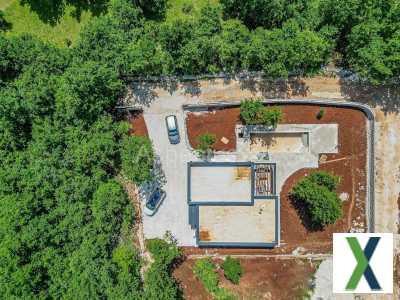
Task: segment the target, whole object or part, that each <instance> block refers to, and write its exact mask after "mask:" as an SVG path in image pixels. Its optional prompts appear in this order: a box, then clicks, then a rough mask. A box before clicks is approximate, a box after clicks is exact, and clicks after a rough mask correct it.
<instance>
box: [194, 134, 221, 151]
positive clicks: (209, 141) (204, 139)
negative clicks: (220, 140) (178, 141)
mask: <svg viewBox="0 0 400 300" xmlns="http://www.w3.org/2000/svg"><path fill="white" fill-rule="evenodd" d="M216 139H217V137H216V136H215V134H212V133H204V134H202V135H200V136H199V137H198V139H197V141H198V144H197V147H196V150H197V152H198V153H199V154H200V155H204V154H207V152H208V151H210V150H212V145H213V144H214V143H215V141H216Z"/></svg>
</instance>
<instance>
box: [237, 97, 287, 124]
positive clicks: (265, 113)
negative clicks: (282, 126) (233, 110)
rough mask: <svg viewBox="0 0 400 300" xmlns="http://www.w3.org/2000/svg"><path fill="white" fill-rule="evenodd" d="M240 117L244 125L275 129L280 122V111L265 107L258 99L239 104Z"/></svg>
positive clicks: (275, 108)
mask: <svg viewBox="0 0 400 300" xmlns="http://www.w3.org/2000/svg"><path fill="white" fill-rule="evenodd" d="M240 117H241V118H242V120H243V122H244V123H245V124H246V125H264V126H269V127H273V128H274V127H276V126H277V125H278V123H279V122H282V119H283V114H282V109H280V108H279V107H271V108H268V107H266V106H265V105H264V104H263V103H262V102H261V100H259V99H246V100H243V101H242V102H241V103H240Z"/></svg>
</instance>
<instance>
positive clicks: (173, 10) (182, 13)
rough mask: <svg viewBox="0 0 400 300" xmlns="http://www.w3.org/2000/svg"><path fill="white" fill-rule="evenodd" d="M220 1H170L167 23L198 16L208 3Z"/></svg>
mask: <svg viewBox="0 0 400 300" xmlns="http://www.w3.org/2000/svg"><path fill="white" fill-rule="evenodd" d="M218 2H219V1H218V0H170V1H168V8H167V14H166V20H167V21H173V20H176V19H182V18H190V17H195V16H198V14H199V13H200V10H201V9H202V8H203V7H204V6H206V5H207V4H208V3H210V4H215V3H218Z"/></svg>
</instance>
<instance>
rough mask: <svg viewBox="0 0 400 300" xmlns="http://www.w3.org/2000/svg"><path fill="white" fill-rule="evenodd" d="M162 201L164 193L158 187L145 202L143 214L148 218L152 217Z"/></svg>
mask: <svg viewBox="0 0 400 300" xmlns="http://www.w3.org/2000/svg"><path fill="white" fill-rule="evenodd" d="M164 199H165V192H164V191H163V190H161V189H160V188H159V187H157V188H155V189H154V190H153V192H152V193H151V194H150V196H149V198H148V200H147V201H146V205H145V206H144V210H143V212H144V213H145V214H146V215H148V216H152V215H154V214H155V213H156V211H157V209H158V208H159V206H160V205H161V203H162V202H163V201H164Z"/></svg>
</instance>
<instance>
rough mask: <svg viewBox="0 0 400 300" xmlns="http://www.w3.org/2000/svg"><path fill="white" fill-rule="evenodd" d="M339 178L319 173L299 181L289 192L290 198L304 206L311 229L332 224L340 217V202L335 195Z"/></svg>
mask: <svg viewBox="0 0 400 300" xmlns="http://www.w3.org/2000/svg"><path fill="white" fill-rule="evenodd" d="M339 182H340V177H338V176H335V175H332V174H329V173H327V172H323V171H319V172H314V173H311V174H310V175H309V176H307V177H305V178H303V179H302V180H301V181H299V182H298V183H297V184H296V185H295V186H294V187H293V189H292V191H291V197H292V198H293V199H294V200H295V201H296V202H297V203H298V204H300V205H305V207H306V209H307V213H308V215H309V217H310V219H311V222H312V225H313V227H316V228H319V227H324V226H326V225H328V224H334V223H335V222H336V221H337V220H338V219H339V218H341V216H342V202H341V200H340V199H339V198H338V196H337V194H336V188H337V185H338V184H339Z"/></svg>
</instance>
